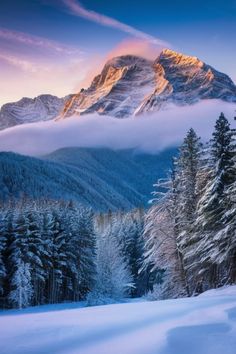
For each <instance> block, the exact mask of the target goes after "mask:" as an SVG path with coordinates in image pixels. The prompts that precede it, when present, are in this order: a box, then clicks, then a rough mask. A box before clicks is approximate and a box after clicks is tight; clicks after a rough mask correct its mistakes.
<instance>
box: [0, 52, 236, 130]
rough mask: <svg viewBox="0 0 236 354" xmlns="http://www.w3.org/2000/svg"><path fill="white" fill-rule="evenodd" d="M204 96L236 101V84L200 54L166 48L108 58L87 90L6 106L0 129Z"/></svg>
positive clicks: (149, 108) (129, 112) (151, 108)
mask: <svg viewBox="0 0 236 354" xmlns="http://www.w3.org/2000/svg"><path fill="white" fill-rule="evenodd" d="M204 99H221V100H223V101H226V102H234V103H236V86H235V84H234V83H233V81H232V80H231V79H230V78H229V77H228V76H227V75H225V74H222V73H220V72H219V71H217V70H215V69H214V68H212V67H211V66H210V65H207V64H205V63H204V62H203V61H201V60H200V59H198V58H197V57H191V56H187V55H184V54H180V53H177V52H175V51H173V50H170V49H164V50H163V51H162V52H161V53H160V54H159V56H158V57H157V58H156V59H155V60H154V61H151V60H148V59H145V58H142V57H138V56H134V55H124V56H119V57H115V58H113V59H110V60H108V61H107V63H106V64H105V66H104V68H103V69H102V72H101V73H100V74H99V75H98V76H96V77H95V78H94V79H93V81H92V83H91V85H90V87H89V88H88V89H82V90H80V92H78V93H76V94H73V95H69V96H66V97H64V98H61V99H59V98H58V97H55V96H51V95H41V96H38V97H36V98H34V99H29V98H23V99H22V100H20V101H18V102H15V103H8V104H6V105H4V106H2V108H1V110H0V130H1V129H5V128H8V127H11V126H14V125H18V124H23V123H30V122H36V121H42V120H49V119H55V118H56V119H64V118H67V117H70V116H72V115H78V116H79V115H82V114H87V113H94V112H96V113H98V114H104V115H110V116H113V117H118V118H125V117H129V116H135V115H138V114H141V113H143V112H155V111H158V110H161V109H164V108H165V107H167V106H168V105H177V106H183V105H190V104H193V103H196V102H198V101H200V100H204Z"/></svg>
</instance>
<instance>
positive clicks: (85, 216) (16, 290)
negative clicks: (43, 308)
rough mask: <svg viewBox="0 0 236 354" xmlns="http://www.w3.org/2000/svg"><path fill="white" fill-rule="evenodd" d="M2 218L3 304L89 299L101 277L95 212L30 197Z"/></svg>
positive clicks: (3, 210) (0, 264)
mask: <svg viewBox="0 0 236 354" xmlns="http://www.w3.org/2000/svg"><path fill="white" fill-rule="evenodd" d="M0 219H1V220H0V296H1V307H17V308H22V307H26V306H29V305H39V304H45V303H55V302H60V301H75V300H80V299H84V298H85V296H86V294H87V293H88V291H90V290H91V288H92V286H93V283H94V279H95V234H94V228H93V214H92V212H91V210H89V209H84V208H75V207H74V206H73V204H72V203H69V204H64V203H59V202H58V203H57V202H51V203H50V202H43V201H41V202H32V201H26V200H24V201H21V202H18V203H14V204H8V205H4V207H3V208H1V209H0Z"/></svg>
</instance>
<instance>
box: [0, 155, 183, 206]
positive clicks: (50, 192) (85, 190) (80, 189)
mask: <svg viewBox="0 0 236 354" xmlns="http://www.w3.org/2000/svg"><path fill="white" fill-rule="evenodd" d="M175 152H176V151H175V149H170V150H166V151H164V152H162V153H160V154H159V155H151V154H144V153H136V152H135V151H133V150H124V151H113V150H110V149H95V148H94V149H92V148H91V149H90V148H65V149H61V150H57V151H56V152H54V153H52V154H50V155H47V156H45V157H43V158H41V159H39V158H33V157H28V156H22V155H18V154H14V153H6V152H4V153H0V200H8V199H9V198H19V197H20V196H22V195H26V196H28V197H32V198H44V197H45V198H47V199H62V200H70V199H72V200H75V201H77V202H78V203H82V204H85V205H87V206H91V207H93V208H94V209H96V210H108V209H112V210H116V209H121V208H124V209H131V208H134V207H138V206H146V205H147V202H148V200H149V199H150V196H151V191H152V190H153V187H152V185H153V183H155V182H156V180H157V178H159V177H163V176H165V175H166V173H167V171H168V169H169V167H170V164H171V157H172V156H173V154H175Z"/></svg>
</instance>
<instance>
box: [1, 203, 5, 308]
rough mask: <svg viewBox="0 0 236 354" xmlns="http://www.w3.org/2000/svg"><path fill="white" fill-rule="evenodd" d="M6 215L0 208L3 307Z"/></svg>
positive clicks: (2, 293)
mask: <svg viewBox="0 0 236 354" xmlns="http://www.w3.org/2000/svg"><path fill="white" fill-rule="evenodd" d="M5 217H6V214H5V212H4V210H3V209H2V208H0V304H2V305H3V302H4V301H3V295H4V281H5V278H6V266H5V259H4V255H5V252H6V230H5V227H6V219H5Z"/></svg>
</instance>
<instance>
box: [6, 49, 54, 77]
mask: <svg viewBox="0 0 236 354" xmlns="http://www.w3.org/2000/svg"><path fill="white" fill-rule="evenodd" d="M0 60H3V61H5V62H6V63H8V64H10V65H13V66H15V67H17V68H18V69H21V70H22V71H25V72H30V73H36V72H38V71H41V70H43V71H48V68H47V67H43V66H40V65H38V64H36V63H33V62H32V61H29V60H26V59H21V58H19V57H17V56H15V55H12V54H10V53H2V52H1V53H0Z"/></svg>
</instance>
